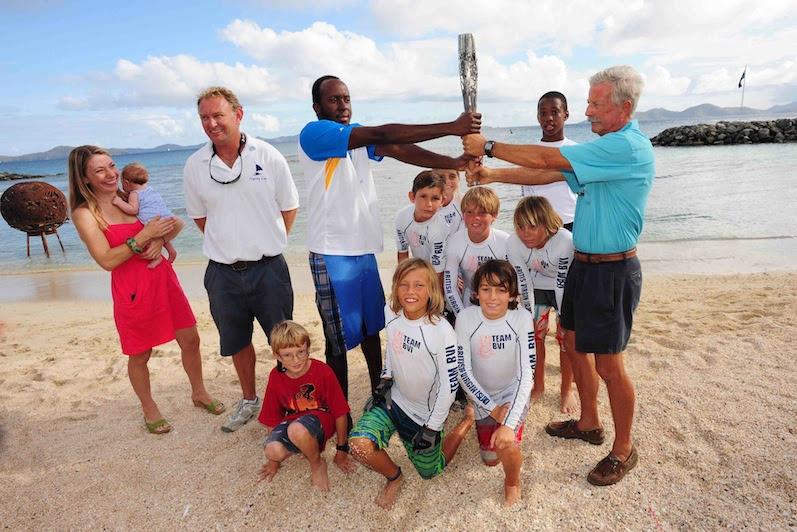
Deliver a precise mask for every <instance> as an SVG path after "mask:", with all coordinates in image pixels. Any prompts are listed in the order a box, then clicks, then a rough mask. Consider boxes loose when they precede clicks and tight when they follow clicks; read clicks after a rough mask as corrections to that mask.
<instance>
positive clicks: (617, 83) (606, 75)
mask: <svg viewBox="0 0 797 532" xmlns="http://www.w3.org/2000/svg"><path fill="white" fill-rule="evenodd" d="M600 83H611V84H612V102H614V103H615V104H616V105H620V104H622V103H623V102H624V101H626V100H629V101H630V102H631V114H632V115H633V114H634V111H636V105H637V103H638V102H639V97H640V96H641V95H642V88H643V87H644V86H645V82H644V81H643V80H642V76H640V75H639V72H637V71H636V70H635V69H634V68H633V67H630V66H628V65H618V66H613V67H609V68H607V69H605V70H601V71H600V72H598V73H596V74H594V75H593V76H592V77H590V78H589V85H590V87H592V86H594V85H598V84H600Z"/></svg>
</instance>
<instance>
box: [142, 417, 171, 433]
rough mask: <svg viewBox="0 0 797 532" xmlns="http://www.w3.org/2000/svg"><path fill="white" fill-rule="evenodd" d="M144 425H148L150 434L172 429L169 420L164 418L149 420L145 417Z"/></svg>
mask: <svg viewBox="0 0 797 532" xmlns="http://www.w3.org/2000/svg"><path fill="white" fill-rule="evenodd" d="M144 425H146V426H147V430H148V431H149V433H150V434H166V433H167V432H169V431H171V430H172V426H171V425H169V422H168V421H166V420H165V419H163V418H161V419H158V420H156V421H147V420H146V419H145V420H144Z"/></svg>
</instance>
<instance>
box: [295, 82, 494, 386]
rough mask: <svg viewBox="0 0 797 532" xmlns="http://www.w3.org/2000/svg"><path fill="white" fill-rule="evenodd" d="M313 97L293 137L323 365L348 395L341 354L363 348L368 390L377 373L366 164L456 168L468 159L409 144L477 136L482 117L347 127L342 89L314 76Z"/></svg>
mask: <svg viewBox="0 0 797 532" xmlns="http://www.w3.org/2000/svg"><path fill="white" fill-rule="evenodd" d="M312 98H313V110H314V111H315V113H316V116H317V117H318V120H316V121H314V122H310V123H309V124H307V125H306V126H305V127H304V129H302V131H301V133H300V134H299V162H300V163H301V164H302V169H303V170H304V175H305V179H306V180H307V202H308V205H309V207H308V217H309V220H308V229H307V239H308V247H309V249H310V271H311V273H312V275H313V282H314V284H315V289H316V305H317V306H318V312H319V314H320V315H321V320H322V322H323V324H324V337H325V338H326V350H325V356H326V362H327V364H329V365H330V366H331V367H332V369H333V371H334V372H335V375H336V376H337V377H338V381H339V382H340V385H341V387H342V388H343V392H344V393H345V394H346V395H347V397H348V376H347V373H348V365H347V361H346V352H347V350H349V349H352V348H354V347H356V346H357V345H360V346H361V347H362V350H363V354H364V355H365V360H366V363H367V365H368V374H369V377H370V379H371V390H372V391H373V390H374V388H375V387H376V385H377V384H378V383H379V375H380V373H381V370H382V351H381V345H380V343H379V331H380V330H381V329H382V328H384V326H385V320H384V305H385V299H384V297H385V296H384V292H383V291H382V283H381V281H380V279H379V271H378V269H377V265H376V258H375V254H376V253H379V252H381V251H382V222H381V220H380V217H379V204H378V200H377V197H376V187H375V185H374V180H373V176H372V174H371V166H370V161H371V160H374V161H380V160H382V157H384V156H388V157H393V158H394V159H398V160H399V161H402V162H405V163H409V164H413V165H416V166H422V167H425V168H451V169H461V168H463V167H464V166H465V164H466V163H467V162H468V161H469V160H471V158H470V157H467V156H464V155H460V156H459V157H456V158H454V157H448V156H446V155H440V154H437V153H433V152H430V151H428V150H425V149H423V148H421V147H419V146H416V145H415V144H414V143H416V142H422V141H425V140H430V139H435V138H438V137H443V136H446V135H456V136H462V135H465V134H467V133H469V132H476V131H479V130H480V127H481V115H480V114H478V113H463V114H462V115H460V117H459V118H457V119H456V120H454V121H453V122H445V123H441V124H427V125H403V124H386V125H382V126H374V127H366V126H360V124H355V123H351V99H350V97H349V89H348V87H346V84H345V83H343V82H342V81H341V80H340V79H339V78H337V77H335V76H322V77H320V78H318V79H317V80H316V81H315V83H313V87H312Z"/></svg>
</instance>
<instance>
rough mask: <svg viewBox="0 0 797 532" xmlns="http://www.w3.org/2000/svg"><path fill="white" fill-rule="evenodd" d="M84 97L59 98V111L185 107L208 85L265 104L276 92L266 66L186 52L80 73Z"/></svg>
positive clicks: (273, 97) (120, 61)
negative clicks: (85, 89)
mask: <svg viewBox="0 0 797 532" xmlns="http://www.w3.org/2000/svg"><path fill="white" fill-rule="evenodd" d="M85 80H86V81H88V82H89V83H90V84H91V85H92V86H93V87H94V88H93V90H92V93H91V94H90V95H89V96H84V97H74V96H64V97H61V99H60V101H59V106H60V107H61V108H64V109H86V108H92V109H107V108H118V107H161V106H190V105H192V104H193V103H194V102H195V101H196V96H197V94H198V93H199V92H200V91H201V90H202V89H204V88H206V87H209V86H211V85H224V86H227V87H229V88H230V89H232V90H233V91H234V92H235V93H236V94H237V95H238V96H239V98H241V99H242V100H244V101H247V102H252V103H265V102H270V101H273V100H274V99H275V98H277V97H278V96H279V95H280V86H279V85H278V83H277V82H276V81H275V80H274V78H273V76H272V75H271V74H270V73H269V71H268V69H266V68H265V67H262V66H257V65H250V66H247V65H243V64H241V63H235V64H233V65H228V64H226V63H221V62H213V63H210V62H202V61H200V60H199V59H197V58H196V57H193V56H190V55H185V54H181V55H176V56H158V57H148V58H146V59H145V60H144V61H142V62H141V63H134V62H132V61H129V60H127V59H119V60H118V61H117V63H116V68H115V69H114V70H113V72H112V73H111V75H96V74H89V75H87V76H86V77H85Z"/></svg>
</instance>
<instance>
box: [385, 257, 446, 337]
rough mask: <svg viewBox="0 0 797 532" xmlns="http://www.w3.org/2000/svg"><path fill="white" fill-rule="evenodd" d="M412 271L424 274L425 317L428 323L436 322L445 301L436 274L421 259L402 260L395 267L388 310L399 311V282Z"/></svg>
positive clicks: (429, 265)
mask: <svg viewBox="0 0 797 532" xmlns="http://www.w3.org/2000/svg"><path fill="white" fill-rule="evenodd" d="M414 270H423V271H424V273H426V285H427V290H428V291H429V302H428V303H427V304H426V315H427V316H428V317H429V321H431V322H436V321H437V320H438V319H439V318H440V315H441V314H442V313H443V308H444V306H445V300H444V299H443V291H442V290H441V289H440V283H439V282H438V280H437V272H436V271H434V268H432V266H431V264H429V263H428V262H426V261H425V260H423V259H419V258H412V259H407V260H403V261H401V263H399V265H398V266H397V267H396V271H395V272H393V285H392V293H391V294H390V310H392V311H393V312H396V313H397V312H398V311H399V310H401V302H400V301H399V298H398V287H399V283H401V280H402V279H404V277H406V276H407V274H408V273H410V272H411V271H414Z"/></svg>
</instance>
